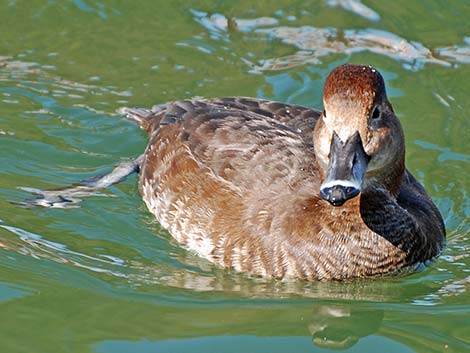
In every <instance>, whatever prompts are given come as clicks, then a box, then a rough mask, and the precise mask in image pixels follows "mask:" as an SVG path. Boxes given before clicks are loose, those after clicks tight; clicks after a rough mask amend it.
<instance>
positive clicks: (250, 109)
mask: <svg viewBox="0 0 470 353" xmlns="http://www.w3.org/2000/svg"><path fill="white" fill-rule="evenodd" d="M323 105H324V110H323V111H322V112H321V111H317V110H314V109H311V108H306V107H301V106H297V105H291V104H285V103H279V102H272V101H268V100H263V99H256V98H240V97H237V98H215V99H189V100H180V101H175V102H170V103H167V104H161V105H156V106H154V107H153V108H152V109H149V110H146V109H129V108H123V109H122V110H121V112H123V113H125V114H127V115H128V116H129V117H130V118H131V119H132V120H134V121H135V122H137V123H138V124H139V125H140V126H141V127H142V128H143V129H145V130H146V131H148V133H149V136H150V141H149V144H148V147H147V149H146V151H145V153H144V155H143V158H142V161H141V164H140V182H139V190H140V192H141V194H142V196H143V200H144V202H145V204H146V205H147V207H148V209H149V210H150V212H152V213H153V214H154V215H155V217H156V218H157V220H158V221H159V222H160V224H161V225H162V226H163V227H164V228H166V229H167V230H168V231H169V233H170V234H171V235H172V236H173V237H174V238H175V239H176V240H177V241H178V242H179V243H180V244H182V245H183V246H185V247H186V248H188V249H190V250H192V251H194V252H196V253H197V254H199V255H200V256H202V257H204V258H206V259H208V260H209V261H211V262H213V263H215V264H217V265H220V266H222V267H227V268H233V269H235V270H237V271H240V272H244V273H248V274H252V275H259V276H266V277H272V278H277V279H281V278H286V277H289V278H297V279H307V280H326V279H336V280H341V279H348V278H354V277H369V276H377V275H383V274H387V273H396V272H397V271H400V270H404V269H410V268H415V267H416V266H418V265H419V264H422V263H423V262H425V261H426V260H429V259H432V258H434V257H436V256H437V255H438V254H439V253H440V251H441V249H442V247H443V245H444V243H445V228H444V224H443V221H442V217H441V215H440V213H439V211H438V209H437V207H436V206H435V205H434V204H433V202H432V200H431V198H430V197H429V196H428V195H427V193H426V191H425V190H424V188H423V187H422V186H421V185H420V184H419V183H418V182H417V181H416V179H415V178H414V177H413V176H412V175H411V173H410V172H409V171H408V170H407V169H406V168H405V142H404V135H403V131H402V128H401V125H400V122H399V120H398V118H397V117H396V116H395V114H394V112H393V109H392V106H391V104H390V102H389V101H388V99H387V95H386V92H385V84H384V80H383V78H382V76H381V75H380V73H379V72H378V71H377V70H376V69H374V68H372V67H370V66H363V65H351V64H347V65H342V66H339V67H337V68H336V69H334V70H333V71H332V72H331V73H330V74H329V75H328V77H327V79H326V82H325V87H324V95H323Z"/></svg>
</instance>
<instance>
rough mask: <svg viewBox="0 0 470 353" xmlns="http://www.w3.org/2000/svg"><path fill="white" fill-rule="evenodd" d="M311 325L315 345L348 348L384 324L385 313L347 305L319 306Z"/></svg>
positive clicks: (315, 310)
mask: <svg viewBox="0 0 470 353" xmlns="http://www.w3.org/2000/svg"><path fill="white" fill-rule="evenodd" d="M312 316H313V317H314V318H315V320H314V322H312V323H311V324H309V325H308V329H309V331H310V333H311V335H312V341H313V344H314V345H315V346H318V347H321V348H332V349H347V348H350V347H352V346H354V345H355V344H356V343H357V342H358V341H359V340H360V339H361V338H363V337H366V336H369V335H372V334H374V333H375V332H377V331H378V329H379V327H380V326H381V324H382V320H383V317H384V313H383V311H382V310H377V309H370V308H363V307H358V306H357V304H355V305H354V306H352V305H348V304H316V305H315V306H314V308H313V314H312Z"/></svg>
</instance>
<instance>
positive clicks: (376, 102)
mask: <svg viewBox="0 0 470 353" xmlns="http://www.w3.org/2000/svg"><path fill="white" fill-rule="evenodd" d="M323 106H324V110H323V113H322V115H321V117H320V119H319V121H318V123H317V125H316V126H315V131H314V146H315V154H316V157H317V160H318V163H319V166H320V170H321V174H322V184H321V186H320V196H321V197H322V198H323V199H325V200H327V201H328V202H329V203H330V204H332V205H334V206H341V205H343V204H344V203H345V202H346V201H347V200H349V199H352V198H354V197H356V196H358V195H359V194H360V193H361V192H362V191H364V190H365V189H366V188H367V187H368V186H370V185H375V186H376V187H377V184H380V186H381V187H385V188H386V189H388V190H389V191H390V192H391V193H392V194H395V193H397V192H398V188H399V185H400V183H401V178H402V177H403V172H404V154H405V144H404V136H403V130H402V128H401V125H400V122H399V120H398V118H397V117H396V116H395V114H394V112H393V109H392V106H391V104H390V102H389V101H388V99H387V94H386V91H385V84H384V80H383V78H382V75H381V74H380V73H379V72H378V71H377V70H376V69H374V68H372V67H370V66H364V65H351V64H346V65H342V66H339V67H337V68H336V69H334V70H333V71H332V72H331V73H330V74H329V75H328V77H327V79H326V82H325V89H324V94H323Z"/></svg>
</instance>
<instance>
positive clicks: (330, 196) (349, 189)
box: [320, 185, 361, 206]
mask: <svg viewBox="0 0 470 353" xmlns="http://www.w3.org/2000/svg"><path fill="white" fill-rule="evenodd" d="M360 191H361V190H359V189H358V188H356V187H354V186H344V185H333V186H328V187H324V188H322V189H320V196H321V197H322V198H323V199H324V200H326V201H328V202H329V203H330V204H332V205H333V206H341V205H343V204H344V203H345V202H346V200H349V199H351V198H353V197H355V196H357V195H359V193H360Z"/></svg>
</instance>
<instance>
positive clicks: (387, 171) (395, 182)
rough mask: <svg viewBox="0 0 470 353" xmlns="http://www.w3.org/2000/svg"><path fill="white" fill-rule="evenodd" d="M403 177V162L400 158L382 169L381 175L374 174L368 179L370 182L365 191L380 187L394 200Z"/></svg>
mask: <svg viewBox="0 0 470 353" xmlns="http://www.w3.org/2000/svg"><path fill="white" fill-rule="evenodd" d="M404 175H405V161H404V158H400V159H399V160H398V161H397V162H396V163H395V164H394V165H393V166H391V167H389V168H384V169H383V172H382V173H379V174H375V175H374V176H373V177H371V178H370V180H371V182H370V183H369V185H368V186H366V188H365V190H364V191H366V192H367V189H369V188H377V187H381V188H384V189H386V190H387V191H388V192H389V193H390V195H392V196H393V197H394V198H396V197H397V196H398V193H399V192H400V187H401V185H402V182H403V178H404Z"/></svg>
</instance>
